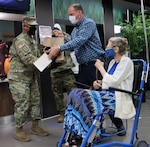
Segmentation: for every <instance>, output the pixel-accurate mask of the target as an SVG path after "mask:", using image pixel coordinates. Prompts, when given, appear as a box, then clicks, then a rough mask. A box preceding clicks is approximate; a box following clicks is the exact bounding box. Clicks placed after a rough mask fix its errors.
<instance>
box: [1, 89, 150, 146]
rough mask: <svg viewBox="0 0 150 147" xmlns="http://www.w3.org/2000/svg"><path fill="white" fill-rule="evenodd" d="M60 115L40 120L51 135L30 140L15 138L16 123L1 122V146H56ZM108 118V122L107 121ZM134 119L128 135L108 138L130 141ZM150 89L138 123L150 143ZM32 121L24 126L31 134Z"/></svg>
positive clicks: (60, 130) (61, 129)
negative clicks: (24, 140) (21, 140)
mask: <svg viewBox="0 0 150 147" xmlns="http://www.w3.org/2000/svg"><path fill="white" fill-rule="evenodd" d="M57 118H58V116H53V117H50V118H47V119H43V120H41V121H40V125H41V126H42V127H43V128H44V129H46V130H47V131H49V133H50V135H49V136H46V137H40V136H36V135H31V139H32V140H31V141H30V142H20V141H17V140H15V139H14V138H13V131H14V128H15V123H14V122H13V121H12V122H10V123H4V124H0V147H56V146H57V143H58V141H59V139H60V137H61V135H62V132H63V124H59V123H57ZM107 119H108V118H106V122H107ZM133 120H134V119H129V120H128V130H127V134H126V136H122V137H120V136H115V137H112V138H110V139H109V140H108V142H111V141H121V142H125V143H129V142H130V138H131V131H132V126H133ZM149 122H150V91H147V92H146V102H143V103H142V107H141V113H140V117H139V124H138V137H139V138H140V139H142V140H145V141H146V142H147V143H148V144H150V125H149ZM30 127H31V122H28V123H27V125H26V126H25V127H24V130H25V131H26V132H27V134H30Z"/></svg>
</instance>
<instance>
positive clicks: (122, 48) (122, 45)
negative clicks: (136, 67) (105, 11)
mask: <svg viewBox="0 0 150 147" xmlns="http://www.w3.org/2000/svg"><path fill="white" fill-rule="evenodd" d="M109 41H111V42H112V47H115V46H118V47H119V54H121V55H124V54H126V51H127V46H128V40H127V38H123V37H111V38H110V39H109Z"/></svg>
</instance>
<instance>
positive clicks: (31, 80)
mask: <svg viewBox="0 0 150 147" xmlns="http://www.w3.org/2000/svg"><path fill="white" fill-rule="evenodd" d="M36 25H37V22H36V19H35V18H33V17H24V18H23V23H22V26H23V32H22V33H21V34H20V35H18V36H17V37H16V38H15V39H14V41H13V44H12V46H11V49H10V57H11V62H10V68H9V72H8V79H9V88H10V91H11V93H12V98H13V99H14V101H15V105H14V117H15V122H16V128H15V131H14V138H15V139H17V140H19V141H30V140H31V139H30V136H28V135H27V134H26V133H25V132H24V130H23V126H24V125H25V124H26V123H27V120H28V116H29V115H30V117H31V119H32V127H31V133H32V134H35V135H40V136H47V135H48V134H49V133H48V132H47V131H45V130H43V129H42V128H40V127H39V124H38V123H39V120H40V119H41V115H40V93H39V87H38V75H37V73H36V69H35V67H34V65H33V63H34V62H35V61H36V60H37V59H38V58H39V56H40V50H39V49H38V47H37V43H36V42H35V40H34V39H33V37H32V36H33V35H34V34H35V30H36Z"/></svg>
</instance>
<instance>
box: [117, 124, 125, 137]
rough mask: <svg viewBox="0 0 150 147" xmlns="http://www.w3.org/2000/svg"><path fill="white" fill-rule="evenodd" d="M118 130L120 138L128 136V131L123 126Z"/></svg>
mask: <svg viewBox="0 0 150 147" xmlns="http://www.w3.org/2000/svg"><path fill="white" fill-rule="evenodd" d="M117 130H118V134H117V135H118V136H125V135H126V129H125V127H124V126H123V125H122V126H121V127H120V128H117ZM119 132H120V133H119Z"/></svg>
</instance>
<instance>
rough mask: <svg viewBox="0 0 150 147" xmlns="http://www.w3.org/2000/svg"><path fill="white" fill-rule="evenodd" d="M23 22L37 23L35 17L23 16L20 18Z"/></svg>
mask: <svg viewBox="0 0 150 147" xmlns="http://www.w3.org/2000/svg"><path fill="white" fill-rule="evenodd" d="M22 22H23V23H28V24H29V25H38V23H37V22H36V18H35V17H31V16H25V17H23V20H22Z"/></svg>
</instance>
